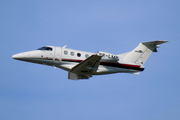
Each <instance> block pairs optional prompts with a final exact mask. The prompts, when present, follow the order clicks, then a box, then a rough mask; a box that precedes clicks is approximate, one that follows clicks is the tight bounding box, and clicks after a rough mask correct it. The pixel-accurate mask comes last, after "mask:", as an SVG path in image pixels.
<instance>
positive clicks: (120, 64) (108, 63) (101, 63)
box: [62, 59, 141, 68]
mask: <svg viewBox="0 0 180 120" xmlns="http://www.w3.org/2000/svg"><path fill="white" fill-rule="evenodd" d="M62 61H67V62H82V61H83V60H77V59H62ZM100 65H108V66H114V67H115V66H116V65H117V66H124V67H132V68H140V67H141V66H140V65H132V64H124V63H113V62H100Z"/></svg>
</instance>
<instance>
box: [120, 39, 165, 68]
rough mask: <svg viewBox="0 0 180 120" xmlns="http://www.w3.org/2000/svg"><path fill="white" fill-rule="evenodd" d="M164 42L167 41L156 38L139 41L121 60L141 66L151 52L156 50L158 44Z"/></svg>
mask: <svg viewBox="0 0 180 120" xmlns="http://www.w3.org/2000/svg"><path fill="white" fill-rule="evenodd" d="M165 42H168V41H163V40H158V41H151V42H143V43H140V44H139V45H138V46H137V47H136V48H135V49H134V50H132V51H131V52H129V53H127V54H125V55H124V57H123V61H126V62H130V63H135V64H138V65H141V66H143V64H144V63H145V62H146V60H147V59H148V57H149V56H150V55H151V53H152V52H157V48H158V47H160V45H159V44H162V43H165Z"/></svg>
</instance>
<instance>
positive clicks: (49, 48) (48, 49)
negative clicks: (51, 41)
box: [37, 47, 53, 51]
mask: <svg viewBox="0 0 180 120" xmlns="http://www.w3.org/2000/svg"><path fill="white" fill-rule="evenodd" d="M37 50H46V51H52V50H53V49H52V48H51V47H41V48H39V49H37Z"/></svg>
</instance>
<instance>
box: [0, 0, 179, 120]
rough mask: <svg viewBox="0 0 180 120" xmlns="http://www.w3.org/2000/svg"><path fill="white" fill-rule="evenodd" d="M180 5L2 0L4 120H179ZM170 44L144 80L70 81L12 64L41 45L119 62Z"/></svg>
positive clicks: (154, 0) (155, 0) (0, 105)
mask: <svg viewBox="0 0 180 120" xmlns="http://www.w3.org/2000/svg"><path fill="white" fill-rule="evenodd" d="M179 5H180V1H178V0H151V1H144V0H137V1H135V0H113V1H112V0H106V1H103V0H91V1H89V2H88V1H83V0H76V1H72V0H66V1H61V0H31V1H27V0H8V1H7V0H1V1H0V42H1V44H0V48H1V57H0V58H1V63H0V65H1V68H0V113H1V115H0V119H1V120H41V119H42V120H52V119H53V120H59V119H61V120H72V119H73V120H101V119H103V120H110V119H111V120H119V119H121V120H179V119H180V102H179V101H180V74H179V71H180V68H179V66H180V63H179V60H180V59H179V58H180V57H179V46H180V40H179V38H180V34H179V32H180V7H179ZM153 40H168V41H169V42H168V43H165V44H163V45H162V46H161V47H160V48H159V49H158V51H159V52H158V53H153V54H152V55H151V56H150V58H149V59H148V60H147V62H146V64H145V66H146V68H145V70H144V71H143V72H142V73H141V74H140V75H132V74H112V75H104V76H94V77H92V78H90V79H89V80H84V81H83V80H80V81H72V80H68V79H67V72H66V71H63V70H61V69H54V68H53V67H49V66H43V65H38V64H33V63H27V62H22V61H17V60H13V59H12V57H11V56H12V55H13V54H16V53H19V52H24V51H30V50H34V49H37V48H39V47H42V46H44V45H53V46H64V45H67V47H68V48H72V49H78V50H83V51H90V52H96V51H105V52H110V53H114V54H120V53H124V52H128V51H131V50H132V49H134V48H135V47H136V46H137V45H138V44H139V43H140V42H146V41H153Z"/></svg>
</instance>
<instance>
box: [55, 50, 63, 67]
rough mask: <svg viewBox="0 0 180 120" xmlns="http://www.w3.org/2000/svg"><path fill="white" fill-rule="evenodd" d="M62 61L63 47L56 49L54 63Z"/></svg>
mask: <svg viewBox="0 0 180 120" xmlns="http://www.w3.org/2000/svg"><path fill="white" fill-rule="evenodd" d="M61 59H62V58H61V47H55V55H54V63H55V64H58V63H60V62H61Z"/></svg>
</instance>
